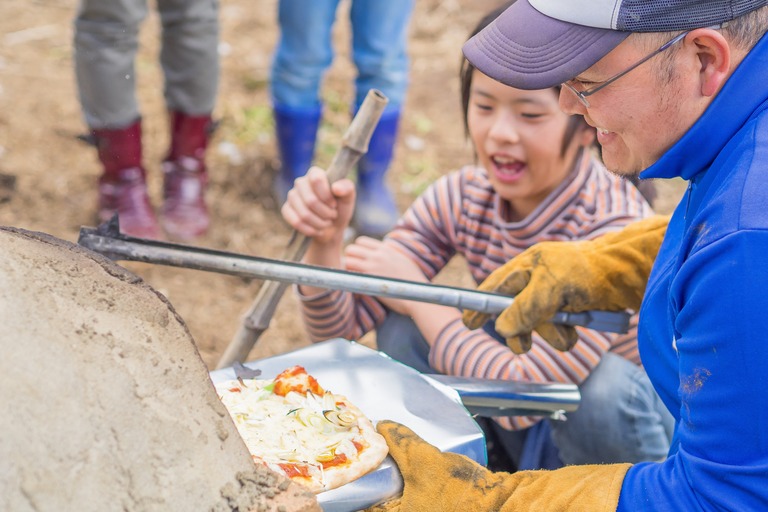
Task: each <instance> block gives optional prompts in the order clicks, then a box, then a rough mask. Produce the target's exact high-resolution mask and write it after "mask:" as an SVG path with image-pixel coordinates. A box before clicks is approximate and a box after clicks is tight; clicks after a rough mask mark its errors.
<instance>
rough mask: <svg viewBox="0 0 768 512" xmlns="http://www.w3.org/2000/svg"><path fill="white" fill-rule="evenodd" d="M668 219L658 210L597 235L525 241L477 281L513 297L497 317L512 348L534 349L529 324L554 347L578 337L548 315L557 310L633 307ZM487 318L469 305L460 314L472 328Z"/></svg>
mask: <svg viewBox="0 0 768 512" xmlns="http://www.w3.org/2000/svg"><path fill="white" fill-rule="evenodd" d="M668 222H669V217H667V216H662V215H656V216H653V217H649V218H647V219H643V220H639V221H637V222H634V223H632V224H629V225H628V226H627V227H625V228H624V229H623V230H621V231H618V232H616V233H609V234H606V235H603V236H601V237H599V238H596V239H595V240H591V241H575V242H541V243H538V244H536V245H534V246H532V247H529V248H528V249H527V250H525V251H523V252H522V253H520V254H519V255H518V256H516V257H515V258H514V259H512V260H510V261H509V262H507V263H506V264H504V265H503V266H501V267H499V268H498V269H496V270H495V271H494V272H493V273H492V274H491V275H489V276H488V278H487V279H486V280H485V281H483V283H482V284H481V285H480V286H479V287H478V289H479V290H483V291H488V292H496V293H500V294H502V295H510V296H514V297H515V300H514V301H513V302H512V305H511V306H509V307H508V308H507V309H505V310H504V311H502V312H501V314H500V315H499V317H498V318H497V319H496V331H497V332H498V333H499V334H501V335H502V336H504V337H505V338H506V340H507V345H509V347H510V348H511V349H512V350H513V351H514V352H515V353H517V354H522V353H525V352H527V351H528V350H530V349H531V344H532V341H531V331H534V330H535V331H536V332H538V333H539V335H540V336H541V337H542V338H544V339H545V340H546V341H547V342H548V343H549V344H550V345H552V346H553V347H555V348H556V349H558V350H569V349H570V348H571V347H573V345H574V344H575V343H576V341H577V340H578V337H577V334H576V329H575V328H574V327H571V326H567V325H562V324H553V323H551V322H549V321H548V320H549V319H551V318H552V317H553V316H554V314H555V313H556V312H557V311H566V312H570V313H579V312H582V311H589V310H603V311H622V310H625V309H632V310H635V311H637V310H638V309H639V308H640V302H641V301H642V298H643V294H644V293H645V285H646V283H647V282H648V275H649V274H650V273H651V268H652V267H653V262H654V260H655V259H656V254H657V253H658V252H659V247H660V246H661V241H662V240H663V239H664V234H665V233H666V231H667V223H668ZM488 318H489V315H488V314H487V313H478V312H476V311H468V310H467V311H464V316H463V321H464V323H465V324H466V325H467V327H469V328H470V329H477V328H478V327H481V326H482V325H483V324H484V323H485V322H487V321H488Z"/></svg>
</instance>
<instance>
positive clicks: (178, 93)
mask: <svg viewBox="0 0 768 512" xmlns="http://www.w3.org/2000/svg"><path fill="white" fill-rule="evenodd" d="M157 6H158V10H159V12H160V20H161V23H162V26H163V35H162V38H163V45H162V50H161V52H160V63H161V65H162V67H163V73H164V75H165V90H164V93H165V101H166V105H167V106H168V109H169V110H175V111H179V112H184V113H185V114H190V115H205V114H210V113H211V112H212V111H213V107H214V104H215V100H216V91H217V88H218V84H219V53H218V50H219V49H218V45H219V21H218V13H219V3H218V0H158V2H157Z"/></svg>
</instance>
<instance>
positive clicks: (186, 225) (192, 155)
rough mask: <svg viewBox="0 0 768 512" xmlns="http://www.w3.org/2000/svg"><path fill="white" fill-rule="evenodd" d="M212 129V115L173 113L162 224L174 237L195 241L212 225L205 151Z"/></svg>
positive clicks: (166, 166) (164, 169)
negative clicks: (208, 202) (208, 204)
mask: <svg viewBox="0 0 768 512" xmlns="http://www.w3.org/2000/svg"><path fill="white" fill-rule="evenodd" d="M212 130H213V123H212V121H211V116H209V115H205V116H190V115H187V114H184V113H181V112H171V150H170V152H169V154H168V157H167V158H166V159H165V161H164V162H163V177H164V179H163V208H162V211H161V222H162V224H163V228H164V229H165V231H166V233H168V235H169V236H170V237H172V238H176V239H180V240H191V239H194V238H196V237H198V236H200V235H203V234H204V233H205V232H206V231H207V230H208V226H209V225H210V223H211V221H210V216H209V215H208V207H207V206H206V204H205V189H206V187H207V185H208V172H207V171H206V168H205V150H206V147H207V146H208V139H209V138H210V135H211V132H212Z"/></svg>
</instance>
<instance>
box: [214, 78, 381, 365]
mask: <svg viewBox="0 0 768 512" xmlns="http://www.w3.org/2000/svg"><path fill="white" fill-rule="evenodd" d="M388 101H389V100H388V99H387V97H386V96H384V94H382V93H381V92H380V91H377V90H376V89H371V90H370V91H368V95H367V96H366V97H365V100H364V101H363V103H362V105H360V109H359V110H358V111H357V114H355V117H354V118H353V119H352V122H351V123H350V125H349V128H348V129H347V131H346V133H345V134H344V137H343V138H342V140H341V147H340V148H339V149H338V151H337V152H336V154H335V155H334V156H333V160H331V163H330V165H329V166H328V169H327V170H326V173H327V174H328V180H329V181H330V182H331V183H333V182H335V181H338V180H340V179H342V178H344V177H346V176H347V175H348V174H349V172H350V170H352V168H354V166H355V164H356V163H357V161H358V160H359V159H360V157H361V156H362V155H364V154H365V153H367V152H368V144H369V142H370V140H371V135H373V131H374V129H375V128H376V125H377V124H378V123H379V119H380V118H381V114H382V113H383V112H384V108H385V107H386V106H387V103H388ZM309 241H310V239H309V238H308V237H307V236H305V235H303V234H301V233H299V232H298V231H294V232H293V234H292V235H291V239H290V241H289V242H288V246H287V247H286V249H285V252H284V254H283V258H282V259H283V260H285V261H299V260H301V258H302V257H304V253H306V252H307V248H308V247H309ZM287 288H288V285H287V284H286V283H279V282H275V281H269V282H266V283H264V284H263V285H262V287H261V289H260V290H259V294H258V295H257V296H256V299H255V300H254V301H253V304H252V305H251V308H250V309H249V310H248V313H247V314H246V316H245V318H244V319H243V322H242V324H241V326H240V328H239V329H238V331H237V333H236V334H235V336H234V338H233V339H232V341H230V342H229V345H228V346H227V348H226V349H225V350H224V353H223V354H222V356H221V359H219V362H218V363H217V365H216V368H226V367H228V366H232V364H233V363H234V362H235V361H239V362H242V361H244V360H245V358H246V357H248V353H249V352H250V351H251V349H252V348H253V346H254V345H255V344H256V342H257V341H258V339H259V337H260V336H261V334H262V333H263V332H264V331H265V330H266V329H267V327H269V322H270V320H272V316H273V315H274V313H275V310H276V309H277V305H278V303H279V302H280V299H281V298H282V296H283V294H284V293H285V290H286V289H287Z"/></svg>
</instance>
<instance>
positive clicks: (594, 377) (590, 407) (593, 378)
mask: <svg viewBox="0 0 768 512" xmlns="http://www.w3.org/2000/svg"><path fill="white" fill-rule="evenodd" d="M579 390H580V391H581V403H580V405H579V408H578V410H576V411H575V412H572V413H569V414H568V415H567V420H566V421H558V422H551V424H552V437H553V439H554V441H555V444H556V445H557V447H558V449H559V453H560V458H561V459H562V461H563V462H564V463H565V464H599V463H613V462H640V461H658V460H662V459H663V458H664V457H666V455H667V452H668V450H669V445H670V441H671V439H672V430H673V426H674V420H673V418H672V415H671V414H670V413H669V411H667V410H666V408H665V407H664V404H663V403H662V402H661V399H660V398H659V397H658V396H657V395H656V392H655V390H654V389H653V386H652V385H651V382H650V380H649V379H648V376H647V375H646V373H645V371H643V369H642V368H639V367H638V366H636V365H634V364H632V363H631V362H629V361H627V360H626V359H624V358H622V357H620V356H617V355H614V354H610V353H608V354H605V355H604V356H603V358H602V360H601V361H600V364H599V365H598V366H597V367H596V368H595V369H594V370H593V372H592V374H591V375H590V376H589V377H588V378H587V380H586V381H584V382H583V383H582V385H581V386H579Z"/></svg>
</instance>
